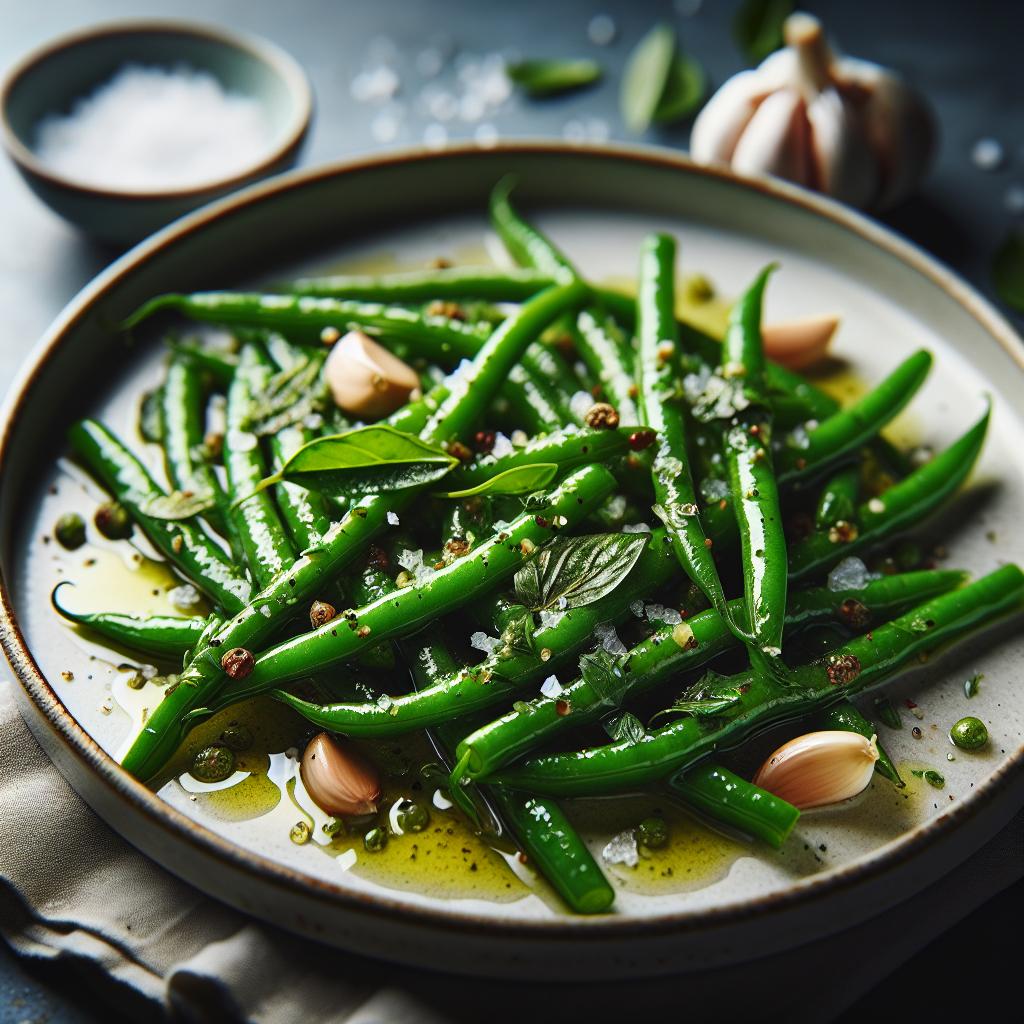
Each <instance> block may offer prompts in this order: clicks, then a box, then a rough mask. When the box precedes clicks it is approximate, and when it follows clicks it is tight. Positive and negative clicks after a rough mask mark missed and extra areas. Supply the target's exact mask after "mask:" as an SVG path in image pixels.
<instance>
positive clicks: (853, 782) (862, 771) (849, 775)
mask: <svg viewBox="0 0 1024 1024" xmlns="http://www.w3.org/2000/svg"><path fill="white" fill-rule="evenodd" d="M877 760H878V747H876V746H875V737H874V736H872V737H871V739H867V738H865V737H864V736H861V735H859V734H858V733H855V732H841V731H838V730H836V731H827V732H809V733H806V734H805V735H803V736H798V737H797V738H796V739H795V740H790V741H789V742H788V743H786V744H783V746H781V747H779V749H778V750H776V751H775V753H774V754H772V755H771V757H769V758H768V760H767V761H765V763H764V764H763V765H761V767H760V768H759V769H758V772H757V775H755V776H754V785H755V786H760V787H761V788H762V789H766V790H768V792H769V793H774V794H775V795H776V796H778V797H781V798H782V799H783V800H786V801H788V802H789V803H791V804H792V805H793V806H794V807H798V808H799V809H800V810H806V809H807V808H808V807H823V806H825V805H826V804H836V803H839V802H840V801H841V800H849V799H850V797H853V796H856V795H857V794H858V793H860V792H861V791H862V790H863V789H865V788H866V787H867V784H868V783H869V782H870V781H871V773H872V772H873V771H874V770H875V762H876V761H877Z"/></svg>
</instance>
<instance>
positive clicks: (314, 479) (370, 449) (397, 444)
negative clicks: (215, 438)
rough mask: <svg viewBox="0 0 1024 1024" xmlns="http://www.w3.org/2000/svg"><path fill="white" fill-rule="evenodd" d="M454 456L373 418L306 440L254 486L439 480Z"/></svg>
mask: <svg viewBox="0 0 1024 1024" xmlns="http://www.w3.org/2000/svg"><path fill="white" fill-rule="evenodd" d="M458 461H459V460H458V459H456V458H453V457H452V456H451V455H449V454H448V453H447V452H446V451H444V450H442V449H441V448H437V447H435V446H434V445H430V444H427V443H426V442H425V441H421V440H419V438H416V437H413V436H412V435H411V434H403V433H402V432H401V431H398V430H395V429H394V428H393V427H388V426H385V425H384V424H382V423H378V424H375V425H373V426H369V427H360V428H358V429H356V430H349V431H347V432H346V433H344V434H332V435H330V436H329V437H318V438H316V439H315V440H313V441H310V442H309V444H305V445H303V446H302V447H301V448H300V449H299V450H298V451H297V452H296V453H295V454H294V455H293V456H292V457H291V458H290V459H289V460H288V461H287V462H286V463H285V464H284V465H283V466H282V467H281V469H280V471H279V472H278V473H275V474H274V475H273V476H270V477H267V479H266V480H263V481H261V483H260V485H259V488H260V489H262V488H264V487H267V486H269V485H270V484H273V483H278V482H279V481H281V480H290V481H292V482H293V483H297V484H299V485H301V486H302V487H306V488H309V489H310V490H313V491H319V492H320V493H321V494H331V495H340V494H350V493H352V492H358V493H366V494H375V493H378V492H381V491H397V490H402V489H403V488H406V487H415V486H418V485H420V484H426V483H431V482H432V481H434V480H439V479H441V477H443V476H444V475H445V474H446V473H448V472H450V471H451V470H452V469H453V468H454V467H455V466H456V465H458Z"/></svg>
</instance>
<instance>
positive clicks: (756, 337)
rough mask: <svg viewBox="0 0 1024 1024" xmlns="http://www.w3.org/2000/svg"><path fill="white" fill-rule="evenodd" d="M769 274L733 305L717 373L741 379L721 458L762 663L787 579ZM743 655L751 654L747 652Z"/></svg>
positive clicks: (775, 631)
mask: <svg viewBox="0 0 1024 1024" xmlns="http://www.w3.org/2000/svg"><path fill="white" fill-rule="evenodd" d="M773 269H774V267H768V268H767V269H766V270H764V271H762V272H761V274H760V275H759V276H758V277H757V280H756V281H755V282H754V284H753V285H752V286H751V287H750V288H749V289H748V290H747V292H746V293H745V294H744V295H743V297H742V298H741V299H740V301H739V302H738V303H737V304H736V305H735V306H734V307H733V310H732V313H731V314H730V316H729V327H728V330H727V331H726V334H725V341H724V342H723V350H722V358H723V372H724V373H725V374H726V375H732V376H737V375H738V376H742V378H743V381H744V384H745V393H746V395H747V397H748V399H749V400H750V403H751V404H750V405H748V406H747V407H746V408H745V409H742V410H739V411H737V412H736V414H735V415H734V416H733V418H732V420H731V421H730V423H729V426H728V428H727V429H726V431H725V434H724V439H723V441H724V443H723V455H724V456H725V462H726V467H727V469H728V473H729V486H730V489H731V491H732V505H733V512H734V513H735V516H736V525H737V527H738V529H739V535H740V548H741V551H742V559H743V562H742V564H743V592H744V596H745V599H746V601H745V603H746V619H747V623H748V625H749V628H750V630H751V633H752V634H753V637H754V640H755V641H756V643H757V645H758V647H759V649H760V652H761V654H762V655H767V656H768V657H769V658H774V657H777V656H778V655H779V654H781V652H782V627H783V618H784V616H785V611H786V586H787V582H788V578H787V571H786V538H785V534H784V532H783V528H782V510H781V508H780V506H779V490H778V485H777V483H776V480H775V472H774V468H773V465H772V450H771V431H772V421H771V412H770V410H769V408H768V406H767V403H766V401H765V400H764V398H763V396H764V392H765V383H764V367H765V358H764V345H763V343H762V340H761V307H762V302H763V298H764V288H765V284H766V283H767V280H768V275H769V273H771V271H772V270H773ZM750 653H751V655H752V656H754V650H753V649H752V650H751V652H750ZM766 664H768V665H770V664H771V662H768V663H766Z"/></svg>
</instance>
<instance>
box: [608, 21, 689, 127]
mask: <svg viewBox="0 0 1024 1024" xmlns="http://www.w3.org/2000/svg"><path fill="white" fill-rule="evenodd" d="M675 52H676V34H675V32H674V31H673V30H672V27H671V26H670V25H664V24H662V25H655V26H654V28H652V29H651V31H650V32H648V33H647V35H645V36H644V37H643V39H641V40H640V42H639V43H637V45H636V48H635V49H634V50H633V52H632V53H631V54H630V55H629V58H628V60H627V61H626V67H625V69H624V71H623V73H622V91H621V92H620V94H619V106H620V109H621V111H622V120H623V121H624V122H625V123H626V127H627V128H628V129H629V130H630V131H632V132H636V133H637V134H638V135H639V134H641V133H642V132H645V131H646V130H647V128H648V127H649V126H650V123H651V120H652V119H653V118H654V112H655V111H656V110H657V109H658V103H659V101H660V100H661V97H662V94H663V93H664V92H665V85H666V83H667V82H668V78H669V73H670V72H671V69H672V60H673V58H674V56H675Z"/></svg>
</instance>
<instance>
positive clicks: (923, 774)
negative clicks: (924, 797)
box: [910, 768, 946, 789]
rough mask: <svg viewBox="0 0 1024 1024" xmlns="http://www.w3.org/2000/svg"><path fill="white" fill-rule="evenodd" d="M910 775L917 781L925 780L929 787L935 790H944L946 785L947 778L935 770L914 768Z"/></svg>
mask: <svg viewBox="0 0 1024 1024" xmlns="http://www.w3.org/2000/svg"><path fill="white" fill-rule="evenodd" d="M910 774H911V775H913V776H914V777H915V778H917V779H924V781H925V782H927V783H928V785H929V786H932V787H934V788H935V789H942V788H943V787H944V786H945V785H946V777H945V776H944V775H941V774H940V773H939V772H937V771H936V770H935V769H934V768H924V769H921V768H912V769H911V770H910Z"/></svg>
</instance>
